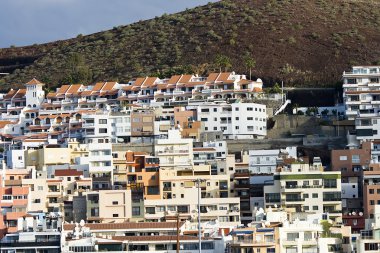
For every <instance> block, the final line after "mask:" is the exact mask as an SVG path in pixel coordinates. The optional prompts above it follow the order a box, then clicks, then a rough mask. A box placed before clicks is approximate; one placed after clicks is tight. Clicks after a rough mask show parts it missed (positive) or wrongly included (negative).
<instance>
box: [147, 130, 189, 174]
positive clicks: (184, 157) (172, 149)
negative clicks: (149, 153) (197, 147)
mask: <svg viewBox="0 0 380 253" xmlns="http://www.w3.org/2000/svg"><path fill="white" fill-rule="evenodd" d="M154 152H155V156H156V157H157V158H159V160H160V166H161V168H191V166H192V165H193V157H194V153H193V139H182V138H181V134H180V132H179V130H178V129H171V130H169V131H168V139H159V140H157V141H156V143H155V145H154Z"/></svg>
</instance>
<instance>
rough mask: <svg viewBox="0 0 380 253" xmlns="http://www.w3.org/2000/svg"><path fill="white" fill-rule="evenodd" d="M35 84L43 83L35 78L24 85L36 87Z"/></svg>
mask: <svg viewBox="0 0 380 253" xmlns="http://www.w3.org/2000/svg"><path fill="white" fill-rule="evenodd" d="M36 84H43V83H41V82H40V81H38V80H37V79H36V78H33V79H32V80H30V81H29V82H27V83H26V85H36Z"/></svg>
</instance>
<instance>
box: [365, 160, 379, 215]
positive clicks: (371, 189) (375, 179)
mask: <svg viewBox="0 0 380 253" xmlns="http://www.w3.org/2000/svg"><path fill="white" fill-rule="evenodd" d="M369 166H370V167H369V170H367V171H363V208H364V217H365V218H366V219H373V218H374V211H375V206H376V205H380V164H370V165H369Z"/></svg>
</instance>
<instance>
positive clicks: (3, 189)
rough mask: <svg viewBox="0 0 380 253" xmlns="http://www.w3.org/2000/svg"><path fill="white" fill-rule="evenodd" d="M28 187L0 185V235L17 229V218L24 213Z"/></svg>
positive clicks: (26, 206)
mask: <svg viewBox="0 0 380 253" xmlns="http://www.w3.org/2000/svg"><path fill="white" fill-rule="evenodd" d="M28 196H29V187H24V186H12V187H7V186H2V185H0V237H1V234H3V233H15V232H17V231H18V227H19V224H18V219H19V218H21V217H24V216H25V215H26V211H27V208H28Z"/></svg>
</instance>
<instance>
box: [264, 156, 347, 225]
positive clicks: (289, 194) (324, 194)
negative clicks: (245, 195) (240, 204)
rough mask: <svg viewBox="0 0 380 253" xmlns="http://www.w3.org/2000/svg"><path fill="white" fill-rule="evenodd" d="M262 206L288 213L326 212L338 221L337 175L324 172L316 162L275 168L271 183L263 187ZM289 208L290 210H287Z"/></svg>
mask: <svg viewBox="0 0 380 253" xmlns="http://www.w3.org/2000/svg"><path fill="white" fill-rule="evenodd" d="M264 193H265V207H266V208H268V207H270V206H272V207H273V206H274V207H276V206H278V207H282V208H286V209H288V210H289V211H290V212H306V213H316V214H323V213H327V214H328V215H329V218H330V219H332V220H341V217H342V204H341V174H340V172H336V171H324V169H323V167H322V166H321V164H320V163H314V164H313V165H309V164H303V163H300V162H298V163H293V164H290V165H289V166H284V167H279V168H278V172H276V173H275V174H274V183H273V185H266V186H264ZM291 210H293V211H291Z"/></svg>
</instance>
